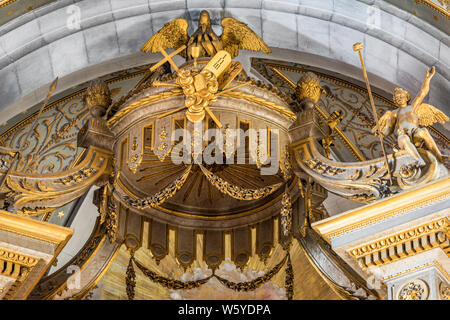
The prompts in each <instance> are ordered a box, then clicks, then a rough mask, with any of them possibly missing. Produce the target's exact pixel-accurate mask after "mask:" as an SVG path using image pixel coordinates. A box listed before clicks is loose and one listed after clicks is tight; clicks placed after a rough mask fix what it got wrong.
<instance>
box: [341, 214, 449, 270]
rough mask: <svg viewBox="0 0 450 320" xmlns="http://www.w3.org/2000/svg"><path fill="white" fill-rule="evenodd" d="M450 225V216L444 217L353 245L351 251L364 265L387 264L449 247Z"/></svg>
mask: <svg viewBox="0 0 450 320" xmlns="http://www.w3.org/2000/svg"><path fill="white" fill-rule="evenodd" d="M449 225H450V222H449V220H448V218H441V219H438V220H435V221H431V222H427V223H425V224H422V225H420V226H415V227H413V228H410V229H407V230H404V231H402V232H398V233H396V234H393V235H390V236H387V237H384V238H382V239H378V240H376V241H373V242H370V243H366V244H364V245H362V246H359V247H356V248H351V249H349V250H347V253H348V254H349V255H350V256H352V257H353V258H354V259H356V260H357V261H358V263H359V265H360V266H361V267H362V268H363V269H364V268H367V267H370V266H373V265H377V266H381V265H385V264H388V263H391V262H393V261H396V260H398V259H401V258H403V257H407V256H413V255H415V254H418V253H420V252H423V251H426V250H430V249H433V248H436V247H442V248H443V249H445V248H447V247H448V246H449V240H448V237H447V235H446V233H448V230H449Z"/></svg>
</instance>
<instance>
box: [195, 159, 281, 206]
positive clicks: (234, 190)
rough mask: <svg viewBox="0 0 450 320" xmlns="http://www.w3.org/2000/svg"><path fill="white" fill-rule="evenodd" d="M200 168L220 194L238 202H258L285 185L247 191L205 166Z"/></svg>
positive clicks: (279, 184) (278, 184)
mask: <svg viewBox="0 0 450 320" xmlns="http://www.w3.org/2000/svg"><path fill="white" fill-rule="evenodd" d="M199 166H200V169H201V170H202V172H203V174H204V175H205V176H206V178H207V179H208V181H209V182H210V183H211V184H212V185H213V186H214V187H216V188H217V189H218V190H219V191H220V192H222V193H225V194H227V195H229V196H230V197H232V198H235V199H238V200H256V199H261V198H265V197H267V196H268V195H270V194H272V193H273V192H274V191H275V190H277V189H278V188H279V187H281V186H282V185H283V183H281V182H280V183H277V184H274V185H271V186H267V187H262V188H259V189H245V188H241V187H239V186H236V185H232V184H230V183H229V182H227V181H225V180H223V179H222V178H220V177H219V176H217V175H215V174H214V173H212V172H211V171H209V170H208V169H206V168H205V167H204V166H202V165H199Z"/></svg>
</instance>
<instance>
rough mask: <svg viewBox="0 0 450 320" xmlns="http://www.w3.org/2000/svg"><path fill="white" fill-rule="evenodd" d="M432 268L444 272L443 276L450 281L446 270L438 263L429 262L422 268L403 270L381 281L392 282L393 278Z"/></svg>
mask: <svg viewBox="0 0 450 320" xmlns="http://www.w3.org/2000/svg"><path fill="white" fill-rule="evenodd" d="M430 266H435V267H436V268H437V269H438V270H439V271H441V272H442V274H444V275H445V276H446V277H447V279H450V275H449V274H448V273H447V272H446V271H445V269H444V268H443V267H442V266H441V265H440V264H439V263H438V262H436V261H432V262H428V263H426V264H423V265H421V266H417V267H414V268H411V269H407V270H403V271H401V272H397V273H395V274H391V275H389V276H387V277H384V278H382V279H381V280H382V281H387V280H390V279H393V278H397V277H399V276H402V275H404V274H407V273H410V272H414V271H417V270H422V269H425V268H427V267H430Z"/></svg>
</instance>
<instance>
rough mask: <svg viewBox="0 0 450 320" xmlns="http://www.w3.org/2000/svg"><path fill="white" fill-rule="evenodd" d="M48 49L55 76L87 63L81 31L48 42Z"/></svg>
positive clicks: (73, 70) (77, 68) (72, 70)
mask: <svg viewBox="0 0 450 320" xmlns="http://www.w3.org/2000/svg"><path fill="white" fill-rule="evenodd" d="M49 51H50V57H51V62H52V65H53V70H54V72H55V75H57V76H60V75H65V74H70V73H72V72H75V71H77V70H79V69H81V68H83V67H84V66H86V65H87V64H88V57H87V50H86V44H85V40H84V36H83V33H82V32H81V31H80V32H77V33H75V34H72V35H70V36H68V37H65V38H62V39H60V40H57V41H55V42H52V43H50V45H49Z"/></svg>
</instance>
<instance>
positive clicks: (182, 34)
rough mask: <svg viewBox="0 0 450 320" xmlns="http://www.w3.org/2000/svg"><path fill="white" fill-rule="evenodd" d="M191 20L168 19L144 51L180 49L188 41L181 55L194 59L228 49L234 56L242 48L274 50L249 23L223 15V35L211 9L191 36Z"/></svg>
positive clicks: (267, 51) (201, 15) (146, 44)
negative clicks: (214, 24)
mask: <svg viewBox="0 0 450 320" xmlns="http://www.w3.org/2000/svg"><path fill="white" fill-rule="evenodd" d="M188 25H189V24H188V22H187V20H185V19H175V20H173V21H171V22H169V23H166V24H165V25H164V27H162V28H161V29H160V30H159V31H158V32H157V33H155V34H154V35H153V36H152V37H151V38H150V39H149V40H148V41H147V42H146V43H145V44H144V45H143V46H142V48H141V50H142V51H144V52H149V51H151V52H153V53H154V52H159V50H160V48H162V49H178V48H180V47H181V46H183V45H186V50H183V51H182V52H181V53H180V55H181V56H183V57H184V58H186V60H191V59H194V58H198V57H213V56H214V55H215V54H216V53H217V52H218V51H220V50H225V51H227V52H228V53H230V55H231V57H232V58H234V57H236V56H237V55H238V53H239V49H244V50H252V51H263V52H264V53H270V52H272V51H271V50H270V48H269V47H268V46H267V45H266V44H265V43H264V41H263V40H262V39H261V38H260V37H259V36H258V35H257V34H256V33H254V32H253V31H252V30H251V29H250V28H249V27H248V26H247V25H246V24H245V23H242V22H240V21H238V20H236V19H233V18H224V19H222V27H223V32H222V35H221V36H220V37H219V36H217V35H216V34H215V33H214V31H213V29H212V27H211V19H210V16H209V13H208V12H207V11H204V10H203V11H202V12H201V13H200V19H199V23H198V28H197V30H196V31H195V32H194V34H192V35H191V36H190V37H189V36H188V33H187V29H188Z"/></svg>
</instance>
